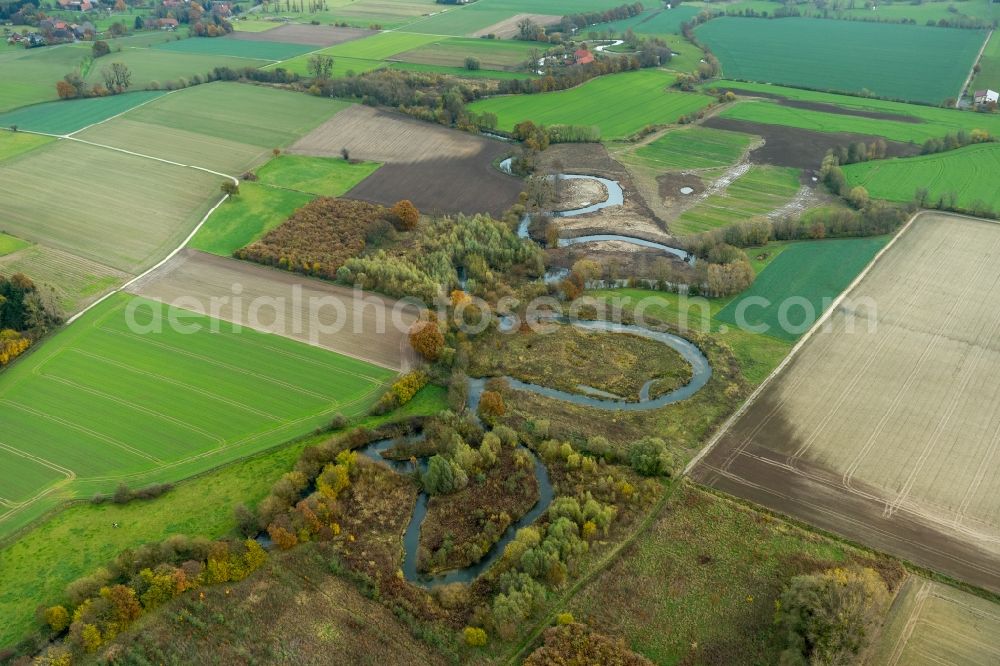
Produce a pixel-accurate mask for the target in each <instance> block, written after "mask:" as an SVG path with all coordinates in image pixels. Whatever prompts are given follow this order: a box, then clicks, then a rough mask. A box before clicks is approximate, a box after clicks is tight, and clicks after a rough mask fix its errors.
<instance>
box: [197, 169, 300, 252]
mask: <svg viewBox="0 0 1000 666" xmlns="http://www.w3.org/2000/svg"><path fill="white" fill-rule="evenodd" d="M312 199H313V197H312V195H310V194H305V193H303V192H293V191H292V190H281V189H277V188H274V187H268V186H266V185H260V184H258V183H240V194H239V196H237V197H235V198H232V199H230V200H229V201H227V202H226V203H225V204H223V205H221V206H219V207H218V208H216V209H215V212H214V213H212V215H211V216H210V217H209V218H208V219H207V220H206V221H205V224H204V225H203V226H202V227H201V229H199V230H198V233H197V234H195V237H194V238H192V239H191V242H190V243H189V244H188V246H189V247H193V248H195V249H197V250H203V251H205V252H211V253H212V254H218V255H222V256H225V257H228V256H231V255H232V254H233V252H235V251H236V250H238V249H239V248H241V247H245V246H247V245H249V244H250V243H252V242H254V241H255V240H258V239H259V238H261V237H262V236H263V235H264V234H266V233H267V232H268V231H270V230H271V229H274V228H275V227H277V226H278V225H279V224H281V223H282V222H284V221H285V220H287V219H288V217H289V216H290V215H291V214H292V213H293V212H295V210H296V209H298V208H301V207H302V206H304V205H306V204H307V203H309V202H310V201H311V200H312Z"/></svg>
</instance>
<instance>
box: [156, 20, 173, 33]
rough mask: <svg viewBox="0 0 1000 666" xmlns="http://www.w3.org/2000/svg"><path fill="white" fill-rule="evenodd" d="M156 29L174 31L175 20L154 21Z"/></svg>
mask: <svg viewBox="0 0 1000 666" xmlns="http://www.w3.org/2000/svg"><path fill="white" fill-rule="evenodd" d="M156 27H157V28H159V29H160V30H176V29H177V19H174V18H162V19H156Z"/></svg>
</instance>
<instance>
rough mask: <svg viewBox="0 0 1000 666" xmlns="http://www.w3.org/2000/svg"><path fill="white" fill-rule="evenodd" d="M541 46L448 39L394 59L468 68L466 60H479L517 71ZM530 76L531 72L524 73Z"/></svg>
mask: <svg viewBox="0 0 1000 666" xmlns="http://www.w3.org/2000/svg"><path fill="white" fill-rule="evenodd" d="M537 48H538V47H537V46H535V45H534V44H532V43H531V42H522V41H518V40H513V39H504V40H497V39H444V40H439V41H437V42H433V43H430V44H424V45H421V46H419V47H417V48H415V49H411V50H409V51H404V52H402V53H399V54H396V55H395V57H394V59H397V60H403V61H405V62H410V63H416V64H424V65H438V66H446V67H461V68H463V69H464V67H465V59H466V58H469V57H473V58H476V59H478V60H479V63H480V66H481V67H483V68H484V69H496V70H514V69H518V68H520V67H521V65H523V64H524V63H525V62H526V61H527V60H528V54H529V53H530V52H531V51H532V50H534V49H537ZM522 74H523V76H525V77H527V76H528V73H527V72H523V73H522Z"/></svg>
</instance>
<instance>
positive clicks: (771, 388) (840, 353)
mask: <svg viewBox="0 0 1000 666" xmlns="http://www.w3.org/2000/svg"><path fill="white" fill-rule="evenodd" d="M998 260H1000V226H998V225H997V224H995V223H992V222H985V221H977V220H972V219H969V218H960V217H957V216H946V215H930V214H925V215H923V216H921V217H920V218H918V220H917V221H916V222H914V224H913V226H912V227H911V228H910V229H909V230H908V231H906V232H905V233H904V234H903V235H902V236H901V237H900V238H899V240H898V242H897V243H896V245H895V246H893V247H892V248H891V249H890V250H889V251H888V252H887V253H886V254H885V255H884V256H883V257H882V258H881V259H880V260H879V261H878V262H877V263H876V265H875V266H874V268H873V269H872V270H871V272H870V273H869V274H868V275H867V276H866V277H865V278H864V279H863V280H862V281H861V282H860V283H859V284H858V285H857V287H855V288H854V289H853V290H852V291H851V292H850V293H849V294H848V298H847V300H845V301H844V303H842V304H841V305H840V306H839V307H838V308H837V310H836V311H835V312H834V314H833V315H832V317H831V318H830V320H829V322H828V324H827V325H826V326H824V327H823V328H821V329H820V330H819V331H818V332H817V333H816V334H815V335H813V337H812V338H810V339H809V340H808V341H807V342H806V343H805V345H804V346H803V347H802V348H801V351H800V352H799V353H798V354H797V355H796V356H795V357H793V359H792V360H791V362H790V363H789V364H788V366H787V367H786V368H785V369H784V370H783V371H782V373H781V374H780V375H778V376H776V377H775V378H774V380H773V381H771V382H770V383H768V384H765V387H764V389H763V390H762V391H761V393H760V394H759V396H758V397H757V399H756V400H755V401H753V402H752V403H751V404H750V406H749V407H748V408H747V409H746V411H744V412H743V413H742V414H740V415H739V417H738V418H737V419H736V420H735V422H734V423H733V424H732V425H731V426H730V427H729V428H728V430H726V431H725V432H724V434H723V435H722V437H721V438H720V440H719V442H718V444H716V445H715V447H714V448H713V449H712V450H711V451H710V452H709V454H708V455H707V456H706V457H705V458H704V459H703V460H701V461H700V462H699V463H698V464H697V465H696V467H695V469H694V471H693V475H694V477H695V478H696V479H698V480H700V481H702V482H704V483H708V484H710V485H712V486H715V487H717V488H720V489H722V490H725V491H726V492H731V493H733V494H736V495H739V496H742V497H745V498H747V499H750V500H752V501H755V502H759V503H761V504H764V505H765V506H768V507H770V508H772V509H775V510H778V511H781V512H784V513H788V514H790V515H792V516H794V517H796V518H799V519H802V520H806V521H808V522H811V523H813V524H815V525H817V526H819V527H821V528H823V529H828V530H830V531H833V532H837V533H840V534H843V535H845V536H847V537H848V538H850V539H853V540H857V541H859V542H862V543H864V544H866V545H869V546H872V547H875V548H878V549H881V550H885V551H887V552H889V553H892V554H894V555H897V556H900V557H902V558H904V559H908V560H911V561H914V562H916V563H918V564H921V565H924V566H927V567H931V568H934V569H937V570H941V571H943V572H945V573H948V574H950V575H952V576H955V577H957V578H960V579H962V580H964V581H967V582H969V583H972V584H975V585H979V586H982V587H985V588H987V589H990V590H993V591H1000V471H998V470H1000V435H998V433H1000V410H998V409H997V405H998V404H1000V385H998V384H997V382H996V380H995V377H996V371H997V368H998V367H1000V344H998V340H1000V290H998V289H997V287H998V283H1000V277H998V276H997V273H996V271H995V270H993V269H994V267H995V266H996V263H997V261H998ZM855 313H857V314H858V315H859V317H858V318H856V319H855V318H854V317H853V315H854V314H855ZM869 315H871V316H872V320H873V321H874V322H875V323H876V326H875V327H874V330H872V329H870V328H869V325H868V322H869V318H868V316H869ZM852 319H853V324H854V332H853V333H852V332H850V328H849V326H850V324H851V323H852Z"/></svg>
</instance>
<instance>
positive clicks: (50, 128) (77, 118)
mask: <svg viewBox="0 0 1000 666" xmlns="http://www.w3.org/2000/svg"><path fill="white" fill-rule="evenodd" d="M165 94H166V93H165V92H164V91H162V90H140V91H137V92H132V93H127V94H125V95H112V96H110V97H90V98H88V99H73V100H64V101H60V102H48V103H45V104H37V105H35V106H29V107H25V108H23V109H17V110H16V111H8V112H6V113H2V114H0V127H10V126H12V125H17V128H18V129H21V130H29V131H31V132H43V133H45V134H72V133H73V132H78V131H80V130H81V129H83V128H84V127H87V126H88V125H93V124H94V123H99V122H103V121H105V120H107V119H108V118H111V117H113V116H117V115H118V114H120V113H124V112H125V111H128V110H129V109H133V108H135V107H137V106H139V105H141V104H145V103H147V102H149V101H151V100H154V99H156V98H157V97H162V96H163V95H165Z"/></svg>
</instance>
